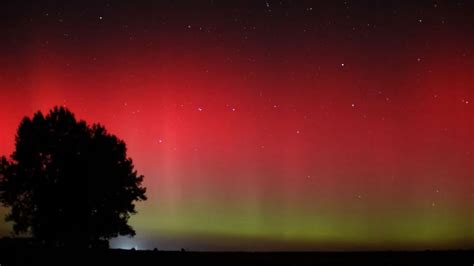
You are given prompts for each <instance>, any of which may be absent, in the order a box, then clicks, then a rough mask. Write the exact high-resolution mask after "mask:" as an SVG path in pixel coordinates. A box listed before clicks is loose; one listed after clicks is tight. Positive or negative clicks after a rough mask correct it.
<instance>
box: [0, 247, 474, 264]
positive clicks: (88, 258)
mask: <svg viewBox="0 0 474 266" xmlns="http://www.w3.org/2000/svg"><path fill="white" fill-rule="evenodd" d="M0 265H1V266H8V265H447V266H448V265H468V266H472V265H474V251H422V252H274V253H266V252H181V251H133V250H113V249H111V250H70V249H69V250H68V249H45V248H42V249H38V248H36V249H33V248H23V249H15V248H5V247H3V248H0Z"/></svg>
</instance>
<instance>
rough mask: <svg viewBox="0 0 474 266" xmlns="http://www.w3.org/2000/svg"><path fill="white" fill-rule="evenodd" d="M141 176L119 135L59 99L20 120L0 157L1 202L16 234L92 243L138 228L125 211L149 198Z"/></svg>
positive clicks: (48, 241)
mask: <svg viewBox="0 0 474 266" xmlns="http://www.w3.org/2000/svg"><path fill="white" fill-rule="evenodd" d="M142 180H143V176H141V175H137V172H136V171H135V170H134V166H133V164H132V160H131V159H130V158H127V155H126V146H125V143H124V142H123V141H122V140H119V139H118V138H117V137H116V136H114V135H111V134H108V133H107V131H106V130H105V128H104V127H103V126H101V125H98V124H94V125H92V126H88V125H87V124H86V122H84V121H77V120H76V119H75V117H74V115H73V114H72V113H71V112H70V111H69V110H67V109H66V108H63V107H60V108H58V107H56V108H54V109H53V110H51V111H50V112H49V114H48V115H46V116H43V114H42V113H41V112H37V113H36V114H35V115H34V116H33V118H32V119H30V118H28V117H26V118H24V119H23V121H22V122H21V123H20V126H19V128H18V132H17V135H16V143H15V151H14V152H13V154H12V155H11V156H10V159H9V160H8V159H7V158H5V157H2V158H1V161H0V202H1V203H3V205H4V206H6V207H10V213H9V214H7V216H6V220H7V221H12V222H13V231H14V233H15V234H17V235H18V234H27V235H30V236H31V237H33V238H34V239H36V240H39V241H40V243H42V244H45V245H51V246H78V247H91V246H97V245H103V242H104V241H108V239H110V238H112V237H116V236H118V235H129V236H133V235H135V231H134V230H133V229H132V227H131V226H130V225H128V219H129V217H130V215H132V214H135V213H136V211H135V205H134V201H140V200H146V196H145V188H144V187H142V186H141V183H142Z"/></svg>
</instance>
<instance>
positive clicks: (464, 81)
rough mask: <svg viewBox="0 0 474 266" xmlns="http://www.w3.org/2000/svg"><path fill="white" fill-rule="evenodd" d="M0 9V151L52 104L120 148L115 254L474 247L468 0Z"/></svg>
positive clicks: (473, 9)
mask: <svg viewBox="0 0 474 266" xmlns="http://www.w3.org/2000/svg"><path fill="white" fill-rule="evenodd" d="M190 2H192V3H190ZM1 5H2V7H1V8H0V15H1V16H0V21H1V23H0V35H1V40H0V93H1V94H0V154H2V155H7V154H10V153H11V152H12V151H13V144H14V135H15V131H16V129H17V126H18V124H19V122H20V120H21V119H22V118H23V117H24V116H31V115H33V113H34V112H35V111H37V110H42V111H44V112H46V111H48V110H49V109H50V108H52V107H53V106H56V105H63V106H67V107H68V108H70V109H71V110H72V111H73V112H74V113H75V114H76V116H77V117H78V118H80V119H84V120H86V121H88V122H90V123H95V122H100V123H102V124H104V125H105V126H106V127H107V129H108V130H109V131H110V132H112V133H114V134H116V135H117V136H118V137H120V138H121V139H123V140H125V142H126V143H127V145H128V152H129V156H131V157H132V158H133V160H134V162H135V165H136V168H137V170H138V171H139V173H140V174H143V175H145V181H144V183H145V186H146V187H147V188H148V190H147V196H148V200H147V201H146V202H143V203H139V205H138V212H139V213H138V214H137V215H135V216H134V217H133V218H131V220H130V223H131V224H132V226H133V227H134V228H135V230H136V232H137V236H136V237H135V238H133V239H130V238H119V239H114V240H113V241H112V246H113V247H117V248H131V247H136V248H139V249H148V248H154V247H157V248H158V249H179V248H182V247H183V248H186V249H191V250H367V249H447V248H474V221H473V219H474V181H473V180H474V179H473V178H474V120H473V116H474V61H473V59H474V54H473V50H472V49H473V47H474V36H473V35H472V29H473V28H474V14H473V13H474V3H473V2H472V1H443V0H439V1H392V0H385V1H382V0H380V1H376V0H361V1H350V0H346V1H339V0H334V1H289V0H287V1H270V0H267V1H259V0H254V1H250V0H248V1H238V2H237V1H234V2H233V3H232V1H217V0H215V1H212V0H208V1H202V0H198V1H128V2H125V1H113V0H108V1H105V0H97V1H30V2H28V1H21V3H19V1H3V2H2V4H1ZM4 213H6V210H4V209H2V210H0V214H1V215H2V216H3V214H4ZM9 230H10V225H8V224H5V223H1V224H0V235H7V234H8V231H9Z"/></svg>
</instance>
